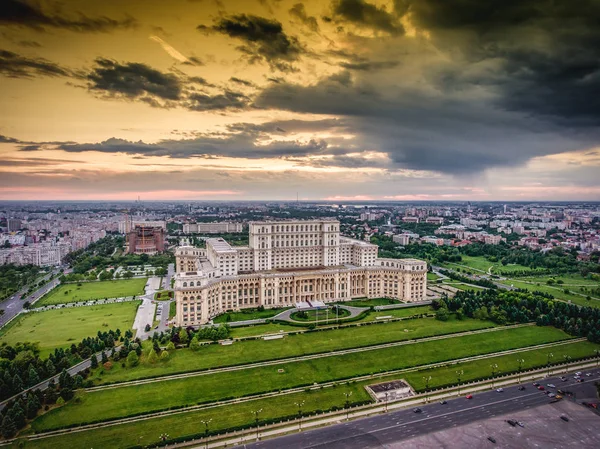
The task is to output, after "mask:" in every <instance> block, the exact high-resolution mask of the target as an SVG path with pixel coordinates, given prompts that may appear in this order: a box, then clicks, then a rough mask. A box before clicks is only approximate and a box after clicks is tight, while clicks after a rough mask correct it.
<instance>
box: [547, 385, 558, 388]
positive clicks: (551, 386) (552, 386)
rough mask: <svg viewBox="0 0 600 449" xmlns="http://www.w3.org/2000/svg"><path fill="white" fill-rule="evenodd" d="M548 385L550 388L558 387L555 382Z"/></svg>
mask: <svg viewBox="0 0 600 449" xmlns="http://www.w3.org/2000/svg"><path fill="white" fill-rule="evenodd" d="M548 387H550V388H556V385H554V384H548Z"/></svg>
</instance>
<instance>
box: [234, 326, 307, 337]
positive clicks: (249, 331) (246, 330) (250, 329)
mask: <svg viewBox="0 0 600 449" xmlns="http://www.w3.org/2000/svg"><path fill="white" fill-rule="evenodd" d="M300 330H303V329H302V328H299V327H295V326H286V325H285V324H272V323H269V324H257V325H255V326H244V327H232V328H231V333H230V336H231V337H232V338H242V337H255V336H258V335H268V334H278V333H279V331H284V332H295V331H300Z"/></svg>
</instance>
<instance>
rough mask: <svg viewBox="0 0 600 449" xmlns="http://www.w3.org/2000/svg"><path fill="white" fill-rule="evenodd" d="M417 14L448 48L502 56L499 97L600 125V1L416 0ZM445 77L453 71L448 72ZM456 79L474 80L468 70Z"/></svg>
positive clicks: (493, 80)
mask: <svg viewBox="0 0 600 449" xmlns="http://www.w3.org/2000/svg"><path fill="white" fill-rule="evenodd" d="M410 12H411V18H412V19H413V20H414V22H415V25H416V26H417V27H419V28H423V29H426V30H427V31H428V32H429V33H430V35H431V36H432V40H433V42H434V43H435V45H436V46H437V47H438V48H440V49H441V50H442V51H450V50H451V48H455V49H458V50H459V51H461V52H462V54H463V56H464V57H465V58H467V60H468V61H469V62H470V63H472V64H475V63H480V62H482V61H497V64H498V67H497V70H496V71H495V73H494V74H493V76H486V77H484V78H482V79H480V80H476V82H478V83H481V84H482V85H487V86H490V87H493V88H495V90H496V92H497V93H498V94H499V98H498V104H499V105H501V106H503V107H505V108H508V109H510V110H515V111H524V112H528V113H532V114H535V115H538V116H546V117H549V118H552V119H554V120H557V121H559V122H565V121H568V122H570V123H571V124H572V125H579V126H581V125H583V126H590V125H593V126H598V125H600V27H599V26H598V21H599V20H600V2H598V1H596V0H581V1H580V2H577V4H576V5H575V4H573V3H569V2H555V1H553V0H519V1H508V2H507V1H500V0H492V1H486V2H478V1H470V0H454V1H445V0H423V1H418V2H411V4H410ZM441 75H442V76H441V78H444V77H446V76H447V75H448V74H441ZM450 79H451V80H452V82H453V83H454V84H456V85H460V84H461V83H465V84H468V83H472V82H473V81H474V80H472V79H464V78H462V77H461V73H460V71H457V73H452V74H450Z"/></svg>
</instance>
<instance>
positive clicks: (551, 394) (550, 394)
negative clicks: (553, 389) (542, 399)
mask: <svg viewBox="0 0 600 449" xmlns="http://www.w3.org/2000/svg"><path fill="white" fill-rule="evenodd" d="M548 397H549V398H555V397H556V395H555V394H554V393H548Z"/></svg>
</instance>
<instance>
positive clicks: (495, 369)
mask: <svg viewBox="0 0 600 449" xmlns="http://www.w3.org/2000/svg"><path fill="white" fill-rule="evenodd" d="M490 368H491V369H492V388H494V379H495V377H496V373H497V372H498V364H497V363H494V364H493V365H490Z"/></svg>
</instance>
